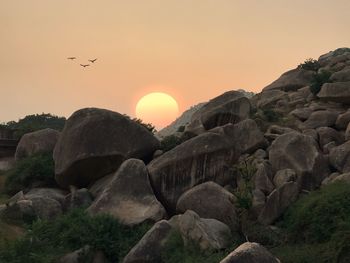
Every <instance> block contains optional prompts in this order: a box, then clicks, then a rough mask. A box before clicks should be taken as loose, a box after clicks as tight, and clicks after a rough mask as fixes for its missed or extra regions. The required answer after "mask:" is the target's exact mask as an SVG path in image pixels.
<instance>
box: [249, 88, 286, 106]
mask: <svg viewBox="0 0 350 263" xmlns="http://www.w3.org/2000/svg"><path fill="white" fill-rule="evenodd" d="M254 99H255V100H256V106H257V107H258V108H262V109H265V108H274V107H275V105H276V103H277V102H278V101H281V100H283V101H284V100H288V93H287V92H284V91H282V90H264V91H262V92H261V93H259V94H257V95H255V97H254Z"/></svg>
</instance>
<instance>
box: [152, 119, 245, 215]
mask: <svg viewBox="0 0 350 263" xmlns="http://www.w3.org/2000/svg"><path fill="white" fill-rule="evenodd" d="M226 126H228V127H227V129H221V130H217V131H216V132H206V133H203V134H201V135H199V136H196V137H194V138H192V139H190V140H188V141H185V142H184V143H182V144H180V145H178V146H177V147H175V148H173V149H172V150H170V151H168V152H165V153H164V154H163V155H161V156H160V157H158V158H157V159H155V160H153V161H152V162H151V163H150V164H149V165H148V171H149V174H150V180H151V183H152V186H153V189H154V191H155V192H156V195H157V197H158V198H159V199H160V201H161V202H162V204H163V205H165V207H166V209H167V210H170V211H173V212H174V211H175V209H176V203H177V201H178V199H179V197H180V196H181V195H182V194H183V193H184V192H186V191H187V190H189V189H191V188H192V187H194V186H196V185H198V184H200V183H204V182H207V181H214V182H216V183H218V184H220V185H226V184H227V183H229V182H232V180H233V176H232V173H230V172H229V169H228V167H231V166H232V164H234V163H235V162H236V161H237V160H238V157H239V155H240V152H239V149H238V147H237V146H236V141H235V140H234V137H232V133H233V131H232V129H233V128H232V126H233V125H226ZM226 126H224V127H226ZM229 127H231V128H230V129H229ZM225 132H227V133H225Z"/></svg>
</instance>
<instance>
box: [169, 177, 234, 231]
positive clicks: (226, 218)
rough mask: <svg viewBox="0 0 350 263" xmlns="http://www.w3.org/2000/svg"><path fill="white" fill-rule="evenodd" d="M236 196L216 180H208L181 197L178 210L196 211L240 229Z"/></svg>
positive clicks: (183, 211)
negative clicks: (215, 181)
mask: <svg viewBox="0 0 350 263" xmlns="http://www.w3.org/2000/svg"><path fill="white" fill-rule="evenodd" d="M235 200H236V198H235V196H234V195H233V194H231V193H230V192H228V191H227V190H225V189H224V188H223V187H221V186H220V185H218V184H216V183H214V182H206V183H203V184H200V185H197V186H195V187H193V188H192V189H190V190H188V191H187V192H185V193H184V194H183V195H181V197H180V198H179V200H178V202H177V205H176V211H177V213H180V214H182V213H185V212H186V211H187V210H192V211H194V212H196V213H197V214H198V215H199V216H200V217H201V218H213V219H217V220H219V221H221V222H223V223H225V224H226V225H228V226H229V227H230V228H231V229H232V230H233V231H238V228H239V218H238V215H237V212H236V207H235V203H234V202H235Z"/></svg>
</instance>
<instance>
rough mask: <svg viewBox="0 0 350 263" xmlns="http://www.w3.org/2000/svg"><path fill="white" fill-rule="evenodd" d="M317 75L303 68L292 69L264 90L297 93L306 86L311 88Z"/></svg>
mask: <svg viewBox="0 0 350 263" xmlns="http://www.w3.org/2000/svg"><path fill="white" fill-rule="evenodd" d="M314 75H315V73H314V72H313V71H310V70H304V69H302V68H296V69H292V70H290V71H287V72H286V73H284V74H282V76H281V77H279V78H278V79H277V80H275V81H274V82H272V83H271V84H270V85H268V86H266V87H265V88H263V91H266V90H275V89H277V90H283V91H295V90H298V89H300V88H303V87H305V86H309V85H310V84H311V82H312V80H313V76H314Z"/></svg>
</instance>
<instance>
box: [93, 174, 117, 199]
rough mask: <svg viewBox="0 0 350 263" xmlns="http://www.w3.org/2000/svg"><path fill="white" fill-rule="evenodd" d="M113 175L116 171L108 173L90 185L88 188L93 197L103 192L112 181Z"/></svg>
mask: <svg viewBox="0 0 350 263" xmlns="http://www.w3.org/2000/svg"><path fill="white" fill-rule="evenodd" d="M113 176H114V173H111V174H108V175H106V176H103V177H102V178H100V179H98V180H97V181H96V182H94V183H92V184H91V185H89V187H88V189H89V192H90V193H91V194H92V196H93V198H96V197H98V196H99V195H100V194H101V193H102V192H103V190H104V189H105V188H106V187H107V185H109V183H110V182H111V181H112V179H113Z"/></svg>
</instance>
